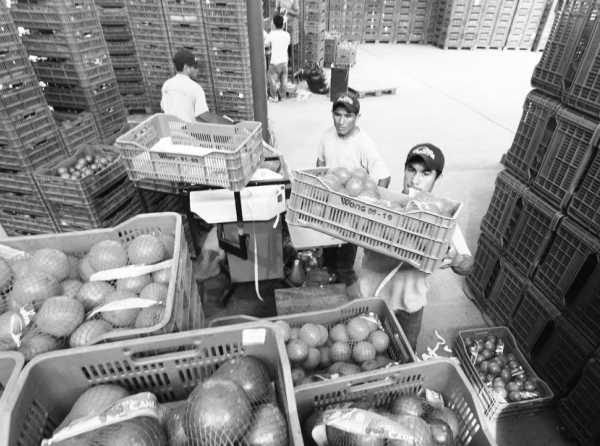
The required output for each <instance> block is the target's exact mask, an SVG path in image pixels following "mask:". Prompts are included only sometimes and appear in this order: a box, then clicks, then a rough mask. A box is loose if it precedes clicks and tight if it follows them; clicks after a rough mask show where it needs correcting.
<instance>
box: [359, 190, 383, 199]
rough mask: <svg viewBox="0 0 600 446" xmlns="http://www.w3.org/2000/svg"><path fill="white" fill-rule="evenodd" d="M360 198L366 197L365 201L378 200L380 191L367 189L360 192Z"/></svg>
mask: <svg viewBox="0 0 600 446" xmlns="http://www.w3.org/2000/svg"><path fill="white" fill-rule="evenodd" d="M359 198H362V199H365V201H378V200H379V192H377V191H376V190H368V189H365V190H363V191H362V192H361V193H360V195H359Z"/></svg>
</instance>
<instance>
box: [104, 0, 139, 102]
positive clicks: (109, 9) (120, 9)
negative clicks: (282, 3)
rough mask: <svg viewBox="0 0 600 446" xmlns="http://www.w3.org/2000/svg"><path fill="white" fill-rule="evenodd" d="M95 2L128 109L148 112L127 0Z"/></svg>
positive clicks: (120, 89)
mask: <svg viewBox="0 0 600 446" xmlns="http://www.w3.org/2000/svg"><path fill="white" fill-rule="evenodd" d="M95 3H96V7H97V8H98V15H99V17H100V24H101V25H102V31H103V33H104V39H105V40H106V45H107V47H108V52H109V54H110V58H111V60H112V64H113V69H114V71H115V76H116V78H117V83H118V84H119V91H120V92H121V96H122V97H123V102H124V103H125V108H127V110H128V111H129V112H130V113H135V112H143V113H148V112H149V111H150V110H149V108H150V102H149V99H148V95H147V94H146V89H145V88H144V76H143V73H142V69H141V66H140V61H139V59H138V56H137V52H136V50H135V41H134V40H133V35H132V32H131V25H130V23H129V12H128V10H127V2H126V1H125V0H95Z"/></svg>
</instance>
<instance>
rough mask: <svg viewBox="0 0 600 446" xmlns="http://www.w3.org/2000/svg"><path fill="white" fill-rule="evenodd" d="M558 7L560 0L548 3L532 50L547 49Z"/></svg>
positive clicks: (550, 0) (552, 0)
mask: <svg viewBox="0 0 600 446" xmlns="http://www.w3.org/2000/svg"><path fill="white" fill-rule="evenodd" d="M558 6H559V2H558V0H548V1H547V2H546V7H545V8H544V13H543V15H542V20H541V22H540V26H539V27H538V30H537V33H536V35H535V40H534V41H533V48H532V49H533V50H534V51H544V48H546V42H548V37H550V32H551V31H552V25H553V24H554V18H555V17H556V10H557V9H558Z"/></svg>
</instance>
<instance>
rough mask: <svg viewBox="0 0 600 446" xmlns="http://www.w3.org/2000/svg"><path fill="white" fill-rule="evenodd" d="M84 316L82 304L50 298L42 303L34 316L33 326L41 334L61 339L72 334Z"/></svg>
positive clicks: (68, 298) (60, 297)
mask: <svg viewBox="0 0 600 446" xmlns="http://www.w3.org/2000/svg"><path fill="white" fill-rule="evenodd" d="M84 316H85V313H84V309H83V304H82V303H81V302H79V301H78V300H77V299H71V298H70V297H65V296H58V297H51V298H49V299H46V300H45V301H44V303H43V304H42V307H41V308H40V309H39V311H38V312H37V314H36V315H35V325H36V326H37V328H39V329H40V330H41V331H42V332H43V333H46V334H49V335H51V336H55V337H57V338H61V337H64V336H69V335H70V334H71V333H73V332H74V331H75V329H76V328H77V327H78V326H79V325H80V324H81V323H82V322H83V318H84Z"/></svg>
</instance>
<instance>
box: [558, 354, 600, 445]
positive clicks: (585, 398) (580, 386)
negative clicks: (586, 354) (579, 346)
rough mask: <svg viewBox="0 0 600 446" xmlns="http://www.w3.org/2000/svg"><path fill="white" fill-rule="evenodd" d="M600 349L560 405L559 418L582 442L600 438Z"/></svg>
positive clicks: (569, 431) (592, 441)
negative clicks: (599, 422) (599, 418)
mask: <svg viewBox="0 0 600 446" xmlns="http://www.w3.org/2000/svg"><path fill="white" fill-rule="evenodd" d="M599 413H600V352H598V354H597V355H596V357H594V358H592V359H590V361H589V362H588V363H587V365H586V366H585V368H584V369H583V374H582V375H581V378H580V379H579V381H577V384H576V385H575V387H573V390H571V392H569V394H568V395H567V396H566V397H565V398H563V399H562V400H561V401H560V403H559V405H558V418H559V420H560V424H561V425H562V426H563V427H564V428H565V429H566V430H567V433H568V434H569V435H570V436H571V437H573V438H575V439H576V440H577V441H578V442H579V444H580V445H581V446H594V445H597V444H598V443H599V442H600V425H598V414H599Z"/></svg>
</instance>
